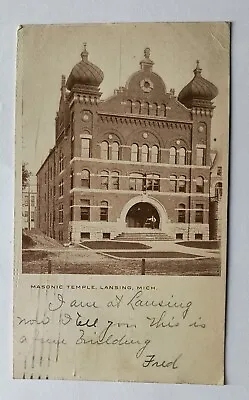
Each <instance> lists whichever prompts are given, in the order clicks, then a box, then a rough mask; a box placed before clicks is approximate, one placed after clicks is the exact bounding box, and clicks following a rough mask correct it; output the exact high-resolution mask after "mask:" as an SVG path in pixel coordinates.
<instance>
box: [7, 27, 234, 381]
mask: <svg viewBox="0 0 249 400" xmlns="http://www.w3.org/2000/svg"><path fill="white" fill-rule="evenodd" d="M229 68H230V26H229V24H228V23H225V22H224V23H222V22H219V23H211V22H210V23H198V22H196V23H127V24H85V25H27V26H21V27H20V28H19V30H18V46H17V92H16V93H17V101H16V202H15V265H14V354H13V358H14V359H13V375H14V378H20V379H71V380H73V379H80V380H105V381H136V382H165V383H196V384H223V381H224V331H225V329H224V326H225V293H226V268H227V260H226V251H227V202H228V154H229V144H228V140H229V81H230V71H229Z"/></svg>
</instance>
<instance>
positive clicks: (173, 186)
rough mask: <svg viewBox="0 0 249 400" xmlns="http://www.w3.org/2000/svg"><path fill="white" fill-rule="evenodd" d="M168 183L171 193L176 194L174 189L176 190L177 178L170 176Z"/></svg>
mask: <svg viewBox="0 0 249 400" xmlns="http://www.w3.org/2000/svg"><path fill="white" fill-rule="evenodd" d="M169 182H170V187H171V190H172V192H176V189H177V177H176V175H170V180H169Z"/></svg>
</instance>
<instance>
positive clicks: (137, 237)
mask: <svg viewBox="0 0 249 400" xmlns="http://www.w3.org/2000/svg"><path fill="white" fill-rule="evenodd" d="M114 240H124V241H131V242H133V241H134V242H139V241H144V242H146V241H160V240H174V239H173V238H172V237H171V236H170V235H167V234H166V233H163V232H134V233H133V232H123V233H120V234H119V235H117V236H116V237H115V238H114Z"/></svg>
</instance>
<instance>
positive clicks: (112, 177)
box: [111, 171, 119, 190]
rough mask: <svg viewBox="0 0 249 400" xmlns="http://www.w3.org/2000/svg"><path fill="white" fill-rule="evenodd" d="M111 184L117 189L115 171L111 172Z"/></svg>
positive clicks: (117, 175)
mask: <svg viewBox="0 0 249 400" xmlns="http://www.w3.org/2000/svg"><path fill="white" fill-rule="evenodd" d="M111 186H112V189H115V190H119V173H118V172H116V171H114V172H112V173H111Z"/></svg>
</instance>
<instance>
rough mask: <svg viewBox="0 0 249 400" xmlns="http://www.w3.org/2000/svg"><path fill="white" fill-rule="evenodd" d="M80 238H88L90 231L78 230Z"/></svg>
mask: <svg viewBox="0 0 249 400" xmlns="http://www.w3.org/2000/svg"><path fill="white" fill-rule="evenodd" d="M80 238H81V240H83V239H90V232H80Z"/></svg>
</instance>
